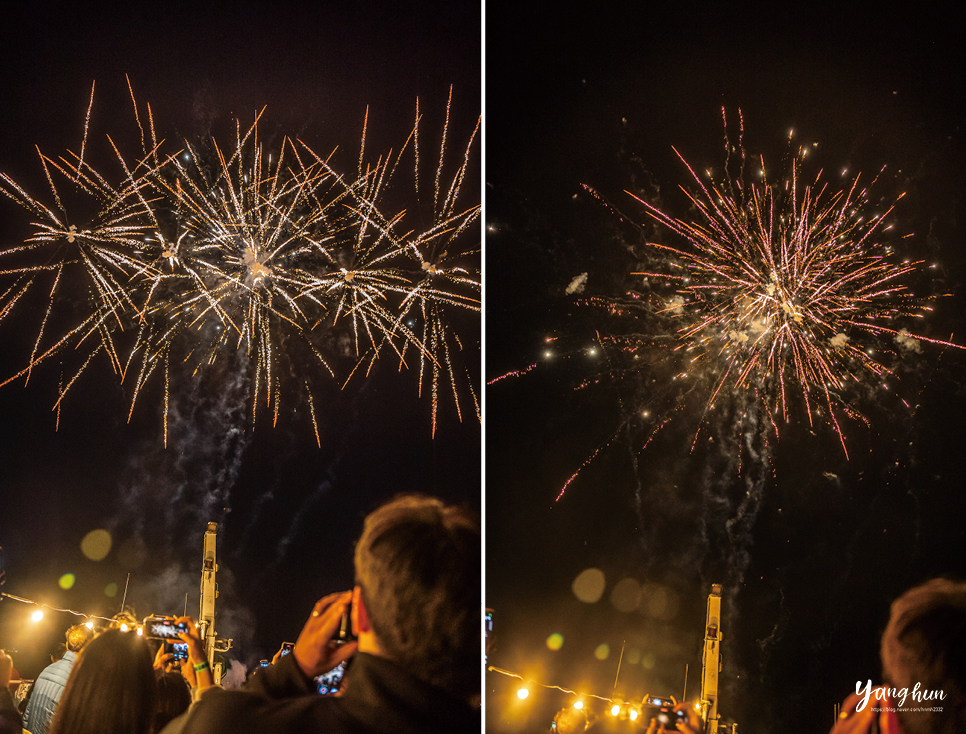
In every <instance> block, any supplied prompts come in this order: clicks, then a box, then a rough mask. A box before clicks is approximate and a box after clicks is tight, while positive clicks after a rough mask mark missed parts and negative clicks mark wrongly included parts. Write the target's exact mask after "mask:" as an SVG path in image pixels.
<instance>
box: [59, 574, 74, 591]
mask: <svg viewBox="0 0 966 734" xmlns="http://www.w3.org/2000/svg"><path fill="white" fill-rule="evenodd" d="M75 580H76V579H75V578H74V574H72V573H65V574H64V575H63V576H61V577H60V578H59V579H57V585H58V586H60V588H62V589H70V588H72V587H73V586H74V581H75Z"/></svg>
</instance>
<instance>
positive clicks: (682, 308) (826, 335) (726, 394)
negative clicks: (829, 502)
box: [591, 124, 961, 455]
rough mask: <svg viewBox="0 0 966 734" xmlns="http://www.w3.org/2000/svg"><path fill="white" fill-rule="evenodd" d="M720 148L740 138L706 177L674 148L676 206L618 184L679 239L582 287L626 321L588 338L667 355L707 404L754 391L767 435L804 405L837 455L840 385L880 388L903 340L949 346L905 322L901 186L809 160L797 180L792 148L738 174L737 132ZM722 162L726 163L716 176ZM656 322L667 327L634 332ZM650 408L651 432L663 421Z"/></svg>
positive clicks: (651, 246) (748, 400)
mask: <svg viewBox="0 0 966 734" xmlns="http://www.w3.org/2000/svg"><path fill="white" fill-rule="evenodd" d="M726 129H727V124H726ZM726 150H728V151H731V150H738V151H740V162H739V161H731V160H730V159H726V163H725V168H724V174H723V176H722V178H721V179H720V180H717V181H715V180H714V178H713V177H712V175H711V172H710V171H709V172H706V178H705V177H702V176H701V175H700V174H699V173H697V172H696V171H695V170H694V169H693V168H692V167H691V166H690V165H689V164H688V163H687V162H686V161H685V160H684V158H683V157H682V156H681V155H680V153H677V151H676V150H675V153H677V155H678V157H679V158H680V159H681V161H682V163H684V165H685V166H686V167H687V169H688V171H689V173H690V175H691V177H692V178H693V181H694V183H695V184H696V189H695V191H694V192H690V191H688V190H687V189H685V188H684V187H682V189H683V190H684V191H685V194H686V195H687V197H688V200H689V201H690V204H691V205H692V207H693V212H694V213H693V215H692V216H691V217H689V218H677V217H674V216H671V215H670V214H668V213H666V212H665V211H664V210H662V209H661V208H659V207H657V206H655V205H653V204H651V203H649V202H647V201H645V200H644V199H643V198H640V197H638V196H634V195H633V194H631V195H632V196H634V198H635V199H636V200H637V201H638V202H640V203H641V204H642V205H643V206H644V207H645V209H646V211H647V213H648V214H649V215H650V216H651V217H652V218H653V219H654V220H655V221H656V222H658V223H659V225H661V226H662V227H663V228H664V229H666V230H668V231H670V232H671V233H672V235H673V237H672V239H677V241H678V242H677V243H673V242H672V243H670V244H669V243H668V242H667V241H663V242H653V241H648V242H647V243H646V247H647V249H648V250H649V252H650V255H649V258H650V259H649V262H650V264H651V265H652V266H654V267H653V269H652V268H650V267H649V268H648V269H647V270H642V271H641V272H636V273H633V276H634V277H636V278H641V279H642V281H640V282H641V283H642V286H641V287H637V288H635V289H634V290H632V291H629V292H628V293H627V294H626V296H625V297H624V298H619V299H605V298H597V299H591V302H592V303H594V304H596V305H599V306H603V307H605V308H607V309H608V310H609V311H610V312H611V313H612V314H614V315H616V316H618V317H620V318H622V319H627V318H630V320H631V323H632V324H633V326H632V328H631V329H630V331H631V332H632V333H630V334H623V335H620V334H618V335H613V334H610V335H605V336H600V337H599V340H600V342H601V344H602V345H604V346H606V347H610V348H611V350H610V351H611V354H612V356H615V357H616V356H617V355H618V354H619V355H620V360H619V364H621V365H623V367H622V369H630V368H631V367H630V365H631V364H632V363H633V360H640V359H641V357H642V356H644V355H645V353H646V352H647V351H648V350H650V349H653V348H654V347H655V346H658V347H660V348H662V349H670V350H672V351H673V353H675V354H677V355H679V356H680V357H681V358H682V364H683V369H682V370H681V371H680V372H679V373H678V374H677V375H676V377H675V378H674V379H675V380H678V381H680V383H681V384H689V385H691V387H689V388H688V389H689V390H690V389H694V388H693V385H694V384H695V382H696V381H701V382H705V383H707V384H709V385H710V387H709V390H708V392H707V394H706V400H705V410H704V414H705V416H706V417H707V416H708V415H711V414H712V413H713V411H715V410H716V409H717V408H719V407H721V406H720V404H721V403H722V402H723V401H726V402H728V403H729V405H731V406H732V407H734V406H735V405H738V404H743V405H745V406H746V407H745V409H738V410H737V412H739V413H741V414H742V415H744V416H745V417H747V416H748V415H749V411H748V410H747V406H748V405H750V404H754V405H756V406H760V407H761V408H763V410H760V411H758V410H756V411H755V414H756V415H758V418H756V419H755V420H756V421H761V420H765V421H767V424H769V425H770V426H771V427H772V429H773V433H774V434H775V435H777V434H778V425H779V419H780V420H781V421H782V422H788V421H789V420H791V419H792V418H793V416H794V415H796V411H797V410H799V408H800V412H801V413H804V415H805V416H807V420H808V421H809V425H813V423H814V421H815V420H816V418H817V417H821V419H822V420H824V421H826V422H827V423H828V424H829V425H831V426H832V428H833V429H834V431H835V432H836V433H837V435H838V437H839V440H840V442H841V444H842V448H843V450H845V451H846V455H847V449H846V438H845V433H844V430H843V427H842V423H841V417H842V416H843V415H845V416H849V417H851V418H855V419H859V420H864V419H863V417H862V415H861V413H860V412H859V410H858V409H857V408H856V407H855V406H854V404H852V401H851V399H850V396H852V394H853V393H852V391H853V388H855V387H856V386H858V385H860V384H861V385H869V384H871V385H875V386H876V387H877V388H882V389H888V381H889V379H890V378H892V377H894V370H893V369H892V367H890V363H891V362H892V361H893V358H895V357H896V354H897V352H898V351H899V350H901V349H906V348H909V345H910V344H911V345H913V347H915V345H916V344H917V343H918V342H928V343H931V344H936V345H942V346H948V347H957V348H961V347H958V345H956V344H953V343H951V342H949V341H942V340H937V339H931V338H927V337H925V336H922V335H919V334H916V333H915V332H913V331H910V330H909V328H908V324H909V323H910V322H911V321H912V320H913V319H916V318H921V317H923V316H924V315H925V314H926V313H927V312H928V311H929V310H930V306H929V300H928V299H919V298H917V297H916V296H915V295H914V294H913V293H912V291H911V289H910V287H909V285H908V284H907V281H908V280H909V278H910V276H911V274H913V273H915V272H917V271H919V270H920V269H921V265H922V263H921V262H916V261H909V260H900V259H899V258H898V257H897V255H896V253H895V242H896V240H898V239H900V237H899V236H897V235H896V234H895V225H894V224H893V223H892V214H893V210H894V207H895V205H896V203H897V202H898V200H899V199H901V198H902V195H901V194H900V195H899V196H898V197H897V198H896V199H895V200H894V201H892V202H891V203H885V204H883V203H882V202H881V201H875V200H873V198H872V195H871V190H872V187H873V185H874V184H875V182H876V179H873V180H872V181H871V182H869V183H868V185H866V184H865V183H864V182H863V181H862V178H861V176H856V177H855V178H854V179H853V180H851V181H849V182H848V183H847V184H846V185H845V187H843V188H836V187H834V186H832V185H830V184H829V183H828V182H826V181H824V180H823V174H822V172H821V171H819V173H818V174H817V175H816V176H815V178H814V179H811V180H805V179H804V178H803V174H802V162H803V160H804V158H805V157H806V155H807V153H808V148H805V147H803V148H799V149H798V151H797V152H796V154H795V155H793V156H792V157H791V162H790V170H789V171H788V174H787V176H786V177H785V178H783V179H782V180H780V181H777V182H770V181H769V180H768V178H767V177H766V175H765V164H764V160H763V159H759V160H760V167H758V168H757V169H756V171H755V172H754V174H753V175H754V176H755V177H756V178H757V180H755V181H754V182H752V183H749V182H747V181H746V180H745V173H746V171H745V169H746V167H747V165H746V160H745V154H744V150H743V148H742V147H741V143H740V141H739V145H738V146H737V148H732V147H731V146H730V144H729V143H728V141H727V140H726ZM732 166H734V167H735V168H737V169H738V173H737V175H733V176H732V175H729V170H730V169H731V168H732ZM592 193H593V192H592ZM628 193H629V192H628ZM905 236H906V237H908V236H911V235H905ZM655 323H662V324H664V325H666V329H667V331H666V332H665V333H664V334H663V335H660V336H649V335H646V333H642V332H647V331H648V328H647V326H650V327H653V326H654V324H655ZM645 325H647V326H645ZM642 327H643V328H642ZM628 360H630V361H628ZM679 404H680V403H679V402H678V405H679ZM665 412H666V411H665ZM655 419H656V425H657V428H655V429H653V430H652V431H651V434H650V435H651V436H653V434H654V433H655V432H656V431H657V430H660V428H661V427H662V426H663V425H664V424H665V423H666V419H661V418H660V416H655ZM652 424H653V422H652ZM699 434H700V428H699V430H698V432H697V433H696V435H695V441H696V440H697V436H698V435H699ZM648 440H649V439H648ZM645 445H646V442H645Z"/></svg>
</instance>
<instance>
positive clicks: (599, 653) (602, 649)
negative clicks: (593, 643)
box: [594, 642, 610, 660]
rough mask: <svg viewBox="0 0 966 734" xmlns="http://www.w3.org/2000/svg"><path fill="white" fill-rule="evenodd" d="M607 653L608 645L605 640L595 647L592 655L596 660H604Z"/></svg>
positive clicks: (608, 652) (608, 651) (608, 653)
mask: <svg viewBox="0 0 966 734" xmlns="http://www.w3.org/2000/svg"><path fill="white" fill-rule="evenodd" d="M608 655H610V645H608V644H607V643H606V642H603V643H601V644H600V645H598V646H597V649H596V650H594V657H595V658H597V659H598V660H606V659H607V657H608Z"/></svg>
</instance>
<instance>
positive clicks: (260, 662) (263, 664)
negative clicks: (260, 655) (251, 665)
mask: <svg viewBox="0 0 966 734" xmlns="http://www.w3.org/2000/svg"><path fill="white" fill-rule="evenodd" d="M258 664H259V665H260V666H262V667H263V668H267V667H268V666H269V665H271V663H270V662H268V660H260V661H259V663H258Z"/></svg>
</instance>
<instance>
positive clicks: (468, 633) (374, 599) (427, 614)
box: [355, 495, 482, 699]
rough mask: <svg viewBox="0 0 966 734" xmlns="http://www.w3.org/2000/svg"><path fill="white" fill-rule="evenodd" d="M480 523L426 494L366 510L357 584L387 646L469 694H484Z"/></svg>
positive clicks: (437, 681)
mask: <svg viewBox="0 0 966 734" xmlns="http://www.w3.org/2000/svg"><path fill="white" fill-rule="evenodd" d="M480 545H481V540H480V529H479V526H478V524H477V523H476V520H475V517H474V516H473V514H472V513H470V512H469V511H467V510H465V509H462V508H458V507H453V506H449V505H445V504H443V502H441V501H440V500H438V499H435V498H432V497H424V496H420V495H406V496H402V497H397V498H396V499H394V500H391V501H390V502H388V503H386V504H384V505H383V506H381V507H379V508H378V509H376V510H375V511H374V512H372V513H370V514H369V516H368V517H366V520H365V524H364V527H363V531H362V536H361V537H360V538H359V541H358V543H357V544H356V550H355V571H356V583H357V584H358V585H359V586H360V588H361V589H362V598H363V602H364V604H365V608H366V612H367V614H368V617H369V621H370V623H371V624H372V629H373V632H374V633H375V636H376V640H377V641H378V643H379V647H380V650H381V652H382V653H383V654H384V655H385V656H386V657H388V658H389V659H391V660H394V661H395V662H396V663H398V664H400V665H401V666H403V667H405V668H406V669H407V671H408V672H409V673H410V674H411V675H414V676H415V677H417V678H420V679H422V680H424V681H426V682H428V683H430V684H432V685H435V686H438V687H440V688H443V689H444V690H447V691H449V692H450V693H452V694H454V695H456V696H459V697H461V698H465V699H469V698H472V697H473V696H475V695H477V694H479V688H480V669H479V666H480V639H481V638H480V636H481V634H482V623H481V619H482V616H481V612H482V609H481V605H482V594H481V589H480V585H481V584H480V563H481V554H482V553H481V547H480Z"/></svg>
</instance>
